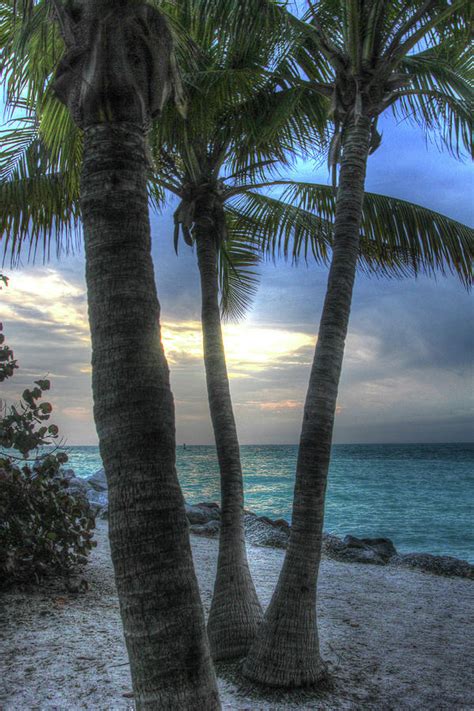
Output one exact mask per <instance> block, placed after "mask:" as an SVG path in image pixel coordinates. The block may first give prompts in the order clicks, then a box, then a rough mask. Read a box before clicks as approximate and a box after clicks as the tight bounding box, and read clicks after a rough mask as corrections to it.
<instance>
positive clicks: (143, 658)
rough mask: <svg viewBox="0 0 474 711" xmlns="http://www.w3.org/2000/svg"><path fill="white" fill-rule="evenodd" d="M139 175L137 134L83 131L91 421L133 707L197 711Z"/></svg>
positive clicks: (205, 654) (204, 701)
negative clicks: (102, 475)
mask: <svg viewBox="0 0 474 711" xmlns="http://www.w3.org/2000/svg"><path fill="white" fill-rule="evenodd" d="M146 170H147V163H146V155H145V139H144V134H143V131H142V129H141V128H138V127H137V126H135V125H132V124H126V123H121V124H106V123H104V124H98V125H94V126H89V127H88V128H87V129H86V131H85V140H84V162H83V172H82V186H81V206H82V215H83V224H84V242H85V255H86V278H87V289H88V300H89V321H90V328H91V337H92V387H93V396H94V417H95V422H96V426H97V432H98V435H99V443H100V452H101V456H102V460H103V463H104V467H105V472H106V475H107V481H108V488H109V516H110V518H109V532H110V545H111V550H112V559H113V563H114V569H115V578H116V583H117V591H118V596H119V602H120V610H121V615H122V621H123V628H124V633H125V640H126V644H127V649H128V654H129V659H130V668H131V673H132V681H133V689H134V694H135V703H136V708H137V709H173V711H174V710H175V709H180V710H183V709H189V710H191V709H192V710H193V711H196V710H198V709H202V710H203V711H208V710H209V709H218V708H220V705H219V701H218V695H217V690H216V681H215V676H214V672H213V669H212V663H211V660H210V654H209V648H208V643H207V638H206V631H205V624H204V617H203V611H202V607H201V603H200V598H199V590H198V587H197V581H196V577H195V574H194V568H193V563H192V557H191V550H190V545H189V537H188V531H187V524H186V517H185V511H184V502H183V497H182V494H181V490H180V487H179V484H178V480H177V477H176V469H175V424H174V404H173V399H172V394H171V390H170V385H169V374H168V367H167V363H166V359H165V356H164V352H163V347H162V344H161V340H160V325H159V303H158V299H157V295H156V289H155V280H154V274H153V265H152V260H151V254H150V226H149V217H148V200H147V188H146Z"/></svg>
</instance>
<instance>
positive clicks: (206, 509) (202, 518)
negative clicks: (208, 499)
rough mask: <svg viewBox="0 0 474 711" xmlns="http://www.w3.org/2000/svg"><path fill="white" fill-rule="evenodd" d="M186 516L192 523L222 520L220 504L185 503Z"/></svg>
mask: <svg viewBox="0 0 474 711" xmlns="http://www.w3.org/2000/svg"><path fill="white" fill-rule="evenodd" d="M185 508H186V516H187V518H188V521H189V523H190V524H204V523H208V521H220V518H221V512H220V509H219V506H218V504H207V503H201V504H195V505H192V504H185Z"/></svg>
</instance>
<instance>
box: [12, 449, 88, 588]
mask: <svg viewBox="0 0 474 711" xmlns="http://www.w3.org/2000/svg"><path fill="white" fill-rule="evenodd" d="M65 457H66V455H64V454H63V455H62V453H59V454H53V455H49V456H47V457H45V458H43V459H41V460H39V461H38V462H36V463H34V464H33V465H32V466H31V465H28V464H26V465H24V466H18V464H16V463H15V462H14V461H13V460H12V459H11V458H9V457H1V458H0V585H1V584H3V585H7V584H9V583H12V582H17V581H22V580H31V579H33V580H35V581H39V579H40V578H41V577H43V576H44V575H48V574H51V573H55V574H60V575H64V574H68V573H69V572H70V571H71V570H72V569H73V568H74V567H75V566H77V565H78V564H83V563H85V562H86V561H87V555H88V553H89V552H90V550H91V549H92V548H93V546H95V545H96V543H95V541H94V540H92V536H93V529H94V526H95V521H94V516H93V514H92V511H91V508H90V505H89V502H88V501H87V498H86V497H85V496H83V495H81V494H78V493H76V492H74V494H73V493H71V492H70V491H68V486H69V482H68V480H67V479H66V478H64V477H63V476H62V474H61V464H62V463H63V462H64V458H65Z"/></svg>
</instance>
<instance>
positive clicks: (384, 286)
mask: <svg viewBox="0 0 474 711" xmlns="http://www.w3.org/2000/svg"><path fill="white" fill-rule="evenodd" d="M381 127H382V129H383V131H384V140H383V143H382V146H381V148H380V149H379V150H378V151H377V152H376V153H375V154H374V155H373V156H372V157H371V159H370V162H369V167H368V176H367V186H368V189H369V190H378V191H380V192H384V193H386V194H392V195H395V196H398V197H401V198H406V199H409V200H410V199H411V200H414V201H417V202H419V203H420V204H424V205H426V206H429V207H432V208H433V209H437V210H439V211H441V212H443V213H445V214H448V215H450V216H452V217H454V218H456V219H460V220H465V221H471V222H472V219H473V207H472V200H471V195H470V191H469V190H466V186H471V187H472V177H471V174H470V173H469V174H468V172H467V171H468V170H469V171H470V167H469V166H468V165H463V164H460V163H458V162H456V161H454V159H452V158H451V157H449V156H447V155H446V154H442V153H439V152H438V151H437V150H436V149H434V150H433V149H431V148H430V150H429V151H427V150H426V146H425V144H424V142H423V138H422V137H421V134H420V132H419V131H417V130H415V129H413V128H412V127H410V126H408V125H407V124H402V125H398V126H396V125H395V122H394V121H393V119H391V118H384V119H383V121H382V126H381ZM292 177H294V178H297V179H300V180H306V179H311V180H316V181H318V180H319V181H320V182H327V178H328V175H327V169H326V168H325V167H322V168H318V169H315V168H314V166H313V164H312V163H310V162H309V163H305V164H301V163H300V164H298V165H297V170H296V171H295V172H294V173H293V174H292ZM471 192H472V191H471ZM172 209H173V206H172V205H171V207H169V208H167V210H165V212H164V214H163V215H161V216H156V215H154V216H152V236H153V258H154V264H155V272H156V279H157V286H158V294H159V298H160V302H161V320H162V326H163V340H164V344H165V349H166V353H167V356H168V359H169V363H170V370H171V383H172V388H173V392H174V396H175V402H176V413H177V435H178V441H186V442H189V443H192V442H194V443H210V442H212V439H213V437H212V429H211V424H210V418H209V410H208V404H207V393H206V381H205V371H204V365H203V362H202V337H201V330H200V300H201V296H200V286H199V274H198V269H197V264H196V254H195V251H194V250H192V249H190V248H189V247H187V246H185V245H184V244H181V245H180V248H179V255H178V256H176V254H175V253H174V249H173V245H172V231H173V228H172ZM260 272H261V285H260V288H259V290H258V292H257V295H256V298H255V301H254V303H253V306H252V308H251V309H250V311H249V313H248V315H247V318H246V319H245V320H244V321H243V322H242V323H239V324H237V325H236V324H228V325H226V327H225V344H226V350H227V361H228V370H229V375H230V379H231V392H232V396H233V402H234V407H235V413H236V419H237V424H238V430H239V435H240V438H241V441H242V442H247V443H256V442H262V443H264V442H281V443H287V442H297V441H298V439H299V434H300V429H301V418H302V408H303V403H304V400H305V395H306V389H307V385H308V380H309V373H310V368H311V363H312V359H313V354H314V344H315V342H316V337H317V330H318V323H319V318H320V314H321V309H322V305H323V301H324V295H325V290H326V282H327V269H326V268H325V267H321V266H317V265H315V264H314V263H312V262H311V261H309V262H308V265H305V263H304V262H302V263H301V264H300V265H299V266H298V267H297V268H295V267H293V266H291V265H289V264H286V263H284V262H282V261H278V262H277V263H276V264H275V265H274V264H273V263H268V262H266V263H264V264H262V265H261V269H260ZM83 273H84V260H83V257H82V255H80V254H79V255H77V256H75V257H68V258H65V259H64V260H62V261H61V262H56V261H53V262H51V264H50V266H49V267H29V268H26V269H21V270H17V271H14V272H11V273H10V276H11V282H10V286H9V287H8V289H4V290H3V291H2V292H0V304H1V311H2V317H1V320H2V321H3V322H4V324H5V334H6V336H7V342H8V343H9V344H10V345H11V346H12V347H13V349H14V351H15V355H16V357H17V358H18V360H19V362H20V365H21V369H20V370H19V371H18V372H17V374H16V375H15V377H14V378H12V379H11V381H8V382H7V383H5V384H3V385H4V386H5V387H4V388H3V390H5V392H6V394H7V396H8V397H10V398H11V399H13V398H15V397H17V394H18V393H19V392H21V391H22V390H23V389H24V387H27V386H28V385H30V384H31V382H32V380H34V379H36V378H38V377H41V376H43V375H45V374H47V373H49V374H50V376H51V380H52V390H51V401H52V402H53V405H54V408H55V409H54V418H55V421H56V422H57V423H58V424H59V425H60V426H61V431H62V433H63V434H64V435H65V436H66V437H67V439H68V440H69V442H85V443H87V442H95V441H96V435H95V428H94V424H93V422H92V398H91V384H90V375H91V373H90V360H91V358H90V341H89V330H88V321H87V303H86V301H87V300H86V288H85V283H84V278H83ZM473 353H474V312H473V308H472V297H471V296H470V295H468V294H466V293H465V292H464V291H463V289H462V288H461V287H460V285H459V283H458V282H457V281H456V279H455V278H448V279H444V278H440V279H438V281H437V282H435V281H434V280H432V279H427V278H420V279H418V280H416V281H415V280H408V279H405V280H401V281H395V280H385V279H375V278H373V279H369V278H367V277H365V276H362V275H358V277H357V279H356V284H355V290H354V298H353V305H352V312H351V320H350V327H349V335H348V338H347V344H346V353H345V358H344V364H343V373H342V379H341V383H340V387H339V397H338V417H337V419H336V427H335V438H336V441H346V442H347V441H352V442H353V441H364V442H371V441H378V442H380V441H390V442H396V441H417V440H418V441H456V440H458V441H461V440H466V439H472V404H473V400H472V395H471V392H470V388H469V386H468V384H469V383H471V382H472V375H473V373H472V355H473Z"/></svg>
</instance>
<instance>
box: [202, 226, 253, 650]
mask: <svg viewBox="0 0 474 711" xmlns="http://www.w3.org/2000/svg"><path fill="white" fill-rule="evenodd" d="M195 235H196V244H197V256H198V264H199V272H200V276H201V294H202V332H203V341H204V363H205V368H206V380H207V393H208V398H209V408H210V412H211V420H212V426H213V429H214V437H215V441H216V448H217V457H218V460H219V469H220V478H221V504H222V507H221V511H222V513H221V530H220V538H219V557H218V562H217V576H216V582H215V586H214V594H213V598H212V604H211V611H210V614H209V622H208V627H207V629H208V635H209V642H210V645H211V654H212V657H213V659H214V660H217V659H230V658H236V657H242V656H244V655H245V654H246V653H247V652H248V649H249V647H250V644H251V643H252V642H253V640H254V639H255V635H256V632H257V627H258V625H259V624H260V622H261V620H262V617H263V612H262V608H261V606H260V602H259V600H258V597H257V593H256V591H255V586H254V584H253V581H252V577H251V575H250V570H249V566H248V561H247V553H246V549H245V532H244V520H243V511H244V491H243V480H242V466H241V463H240V450H239V441H238V439H237V430H236V427H235V420H234V413H233V410H232V400H231V396H230V389H229V378H228V375H227V367H226V361H225V351H224V342H223V339H222V328H221V317H220V309H219V288H218V274H217V248H216V242H215V239H214V236H213V235H212V234H210V231H209V230H206V229H205V228H203V227H202V226H199V225H198V226H197V227H196V232H195Z"/></svg>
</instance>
